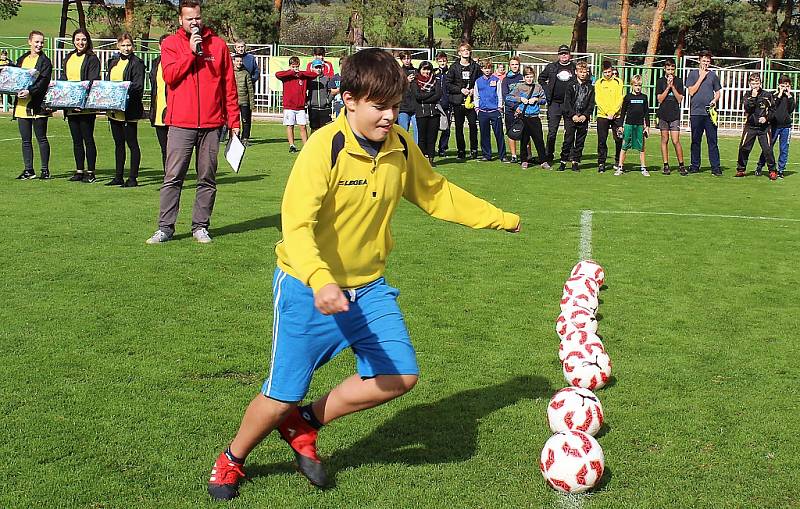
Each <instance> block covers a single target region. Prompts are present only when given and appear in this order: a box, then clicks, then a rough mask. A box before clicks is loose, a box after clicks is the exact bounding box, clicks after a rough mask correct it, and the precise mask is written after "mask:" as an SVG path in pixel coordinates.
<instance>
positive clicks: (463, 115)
mask: <svg viewBox="0 0 800 509" xmlns="http://www.w3.org/2000/svg"><path fill="white" fill-rule="evenodd" d="M458 56H459V59H458V61H457V62H453V65H452V66H450V69H449V70H448V71H447V77H446V78H445V81H446V82H447V92H448V95H449V99H450V108H451V109H452V111H453V121H454V122H455V124H456V146H457V147H458V154H457V156H458V159H459V160H460V161H464V160H465V159H466V144H465V143H464V119H466V120H467V124H469V153H470V157H471V158H472V159H477V158H478V114H477V113H476V112H475V107H474V105H472V101H473V94H474V93H475V80H476V79H478V77H479V76H480V75H481V69H480V66H479V65H478V62H476V61H474V60H472V46H471V45H469V44H468V43H466V42H464V43H461V44H460V45H459V46H458ZM470 105H472V107H470Z"/></svg>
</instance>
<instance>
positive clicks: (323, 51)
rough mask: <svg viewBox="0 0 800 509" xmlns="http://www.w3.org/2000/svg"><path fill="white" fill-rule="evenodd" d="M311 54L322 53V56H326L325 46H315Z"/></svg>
mask: <svg viewBox="0 0 800 509" xmlns="http://www.w3.org/2000/svg"><path fill="white" fill-rule="evenodd" d="M311 54H312V55H314V56H317V55H320V56H323V57H324V56H325V48H323V47H322V46H317V47H316V48H314V49H313V50H312V51H311Z"/></svg>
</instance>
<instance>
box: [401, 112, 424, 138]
mask: <svg viewBox="0 0 800 509" xmlns="http://www.w3.org/2000/svg"><path fill="white" fill-rule="evenodd" d="M397 123H398V124H399V125H400V127H402V128H403V129H405V130H406V131H409V132H411V131H412V130H413V131H414V133H413V134H414V143H419V135H418V134H417V116H416V115H413V114H411V113H406V112H405V111H401V112H400V114H399V115H398V116H397Z"/></svg>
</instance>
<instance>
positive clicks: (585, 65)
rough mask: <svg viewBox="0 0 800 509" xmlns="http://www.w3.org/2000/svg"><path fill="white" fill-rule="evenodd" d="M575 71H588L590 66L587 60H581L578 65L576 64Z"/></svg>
mask: <svg viewBox="0 0 800 509" xmlns="http://www.w3.org/2000/svg"><path fill="white" fill-rule="evenodd" d="M575 69H586V70H587V71H588V70H589V64H588V63H587V62H586V60H579V61H578V62H577V63H575Z"/></svg>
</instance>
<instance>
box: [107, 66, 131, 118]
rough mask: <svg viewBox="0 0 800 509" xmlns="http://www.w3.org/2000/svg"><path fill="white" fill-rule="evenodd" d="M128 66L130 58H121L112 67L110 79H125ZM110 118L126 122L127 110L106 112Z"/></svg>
mask: <svg viewBox="0 0 800 509" xmlns="http://www.w3.org/2000/svg"><path fill="white" fill-rule="evenodd" d="M126 67H128V60H122V59H120V60H119V62H117V65H115V66H114V68H113V69H111V73H110V75H109V80H110V81H125V79H124V76H125V68H126ZM106 115H108V118H109V119H111V120H117V121H119V122H125V112H124V111H109V112H107V113H106ZM131 122H136V120H131Z"/></svg>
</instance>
